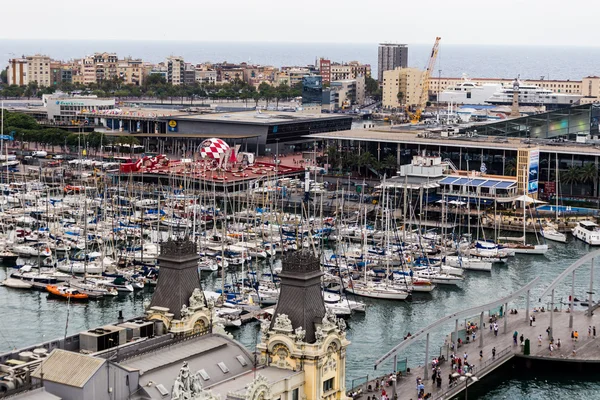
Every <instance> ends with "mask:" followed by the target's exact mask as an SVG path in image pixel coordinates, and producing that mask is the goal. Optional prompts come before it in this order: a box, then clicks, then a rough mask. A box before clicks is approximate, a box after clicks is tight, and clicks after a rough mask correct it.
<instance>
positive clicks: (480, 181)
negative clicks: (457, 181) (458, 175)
mask: <svg viewBox="0 0 600 400" xmlns="http://www.w3.org/2000/svg"><path fill="white" fill-rule="evenodd" d="M485 182H486V180H485V179H473V180H471V182H469V186H481V185H483V184H484V183H485Z"/></svg>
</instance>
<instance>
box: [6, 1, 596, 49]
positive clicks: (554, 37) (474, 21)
mask: <svg viewBox="0 0 600 400" xmlns="http://www.w3.org/2000/svg"><path fill="white" fill-rule="evenodd" d="M599 11H600V2H597V1H595V0H570V1H563V0H522V1H519V0H501V1H491V0H455V1H450V0H429V1H406V0H401V1H399V0H342V1H339V0H337V1H331V0H299V1H285V0H284V1H261V2H256V1H252V0H225V1H213V0H176V1H165V0H160V1H159V0H103V1H100V2H94V1H72V0H70V1H66V0H54V1H48V0H27V1H25V2H23V1H6V2H4V1H2V7H1V11H0V13H1V14H0V15H2V16H3V17H4V18H2V24H0V38H3V39H82V40H85V39H100V40H102V39H111V40H112V39H115V40H118V39H122V40H194V41H257V42H259V41H274V42H325V43H332V42H334V43H335V42H344V43H356V42H364V43H374V42H382V41H395V42H402V43H432V42H433V39H434V38H435V36H441V37H442V38H443V42H444V43H456V44H523V45H528V44H529V45H532V44H533V45H579V46H596V45H598V44H599V43H598V37H600V35H599V34H598V20H599V18H600V17H599V15H600V13H599Z"/></svg>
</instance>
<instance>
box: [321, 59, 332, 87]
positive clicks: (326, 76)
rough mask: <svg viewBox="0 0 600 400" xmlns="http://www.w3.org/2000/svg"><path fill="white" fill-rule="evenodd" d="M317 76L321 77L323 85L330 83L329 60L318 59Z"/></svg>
mask: <svg viewBox="0 0 600 400" xmlns="http://www.w3.org/2000/svg"><path fill="white" fill-rule="evenodd" d="M318 68H319V74H320V75H321V76H322V77H323V83H329V82H331V60H326V59H324V58H320V59H319V63H318Z"/></svg>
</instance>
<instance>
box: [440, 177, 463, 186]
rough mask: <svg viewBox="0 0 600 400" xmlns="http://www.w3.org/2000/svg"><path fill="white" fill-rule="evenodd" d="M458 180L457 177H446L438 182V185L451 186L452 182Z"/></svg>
mask: <svg viewBox="0 0 600 400" xmlns="http://www.w3.org/2000/svg"><path fill="white" fill-rule="evenodd" d="M458 179H459V178H457V177H454V176H447V177H445V178H444V179H442V180H441V181H440V183H441V184H442V185H450V184H452V182H454V181H457V180H458Z"/></svg>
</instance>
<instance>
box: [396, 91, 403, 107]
mask: <svg viewBox="0 0 600 400" xmlns="http://www.w3.org/2000/svg"><path fill="white" fill-rule="evenodd" d="M396 97H397V98H398V103H400V106H402V104H403V101H404V93H403V92H398V94H397V95H396Z"/></svg>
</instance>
